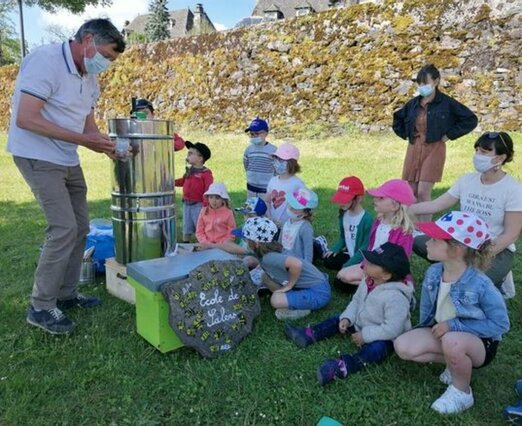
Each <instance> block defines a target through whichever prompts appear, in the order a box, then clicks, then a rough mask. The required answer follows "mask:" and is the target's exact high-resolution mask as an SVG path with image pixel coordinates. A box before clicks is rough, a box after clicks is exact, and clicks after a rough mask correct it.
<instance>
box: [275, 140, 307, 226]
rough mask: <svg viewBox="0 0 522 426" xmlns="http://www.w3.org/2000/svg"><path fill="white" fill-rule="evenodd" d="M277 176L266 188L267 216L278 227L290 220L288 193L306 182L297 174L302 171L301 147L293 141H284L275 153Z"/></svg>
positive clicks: (303, 185)
mask: <svg viewBox="0 0 522 426" xmlns="http://www.w3.org/2000/svg"><path fill="white" fill-rule="evenodd" d="M272 157H273V159H274V170H275V173H276V176H274V177H273V178H272V179H270V182H268V187H267V190H266V194H267V200H266V201H267V205H268V210H267V212H266V216H267V217H268V218H269V219H271V220H272V221H273V222H274V223H275V224H276V225H277V227H278V228H281V227H282V226H283V224H284V223H285V222H286V221H287V220H288V201H287V200H286V194H293V193H294V192H296V191H297V190H299V189H301V188H304V187H305V184H304V182H303V181H302V180H301V179H299V178H298V177H297V176H296V174H297V173H299V172H300V171H301V167H300V166H299V163H298V160H299V149H297V147H296V146H295V145H292V144H291V143H284V144H282V145H281V146H280V147H279V148H277V150H276V152H274V154H273V156H272Z"/></svg>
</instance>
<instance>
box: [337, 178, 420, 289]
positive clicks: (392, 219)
mask: <svg viewBox="0 0 522 426" xmlns="http://www.w3.org/2000/svg"><path fill="white" fill-rule="evenodd" d="M368 194H370V195H371V196H372V197H373V206H374V209H375V213H376V214H377V218H376V219H375V220H374V221H373V224H372V227H371V230H370V241H369V243H368V250H370V251H371V250H374V249H376V248H377V247H380V246H382V245H383V244H384V243H386V242H390V243H394V244H397V245H399V246H401V247H402V248H403V249H404V251H405V252H406V255H407V256H408V258H409V257H410V256H411V252H412V249H413V229H414V226H413V221H412V220H411V218H410V216H409V214H408V212H407V207H408V206H410V205H412V204H413V203H414V202H415V196H414V195H413V191H412V189H411V186H410V185H409V184H408V182H406V181H405V180H401V179H392V180H389V181H387V182H384V183H383V184H382V185H381V186H380V187H378V188H374V189H369V190H368ZM362 278H363V271H362V268H361V264H360V263H359V264H356V265H351V266H348V267H346V268H343V269H341V270H340V271H339V272H338V274H337V279H338V280H339V281H341V282H343V283H345V284H351V285H354V286H356V285H358V284H359V283H360V282H361V279H362ZM410 279H411V277H409V278H408V280H410Z"/></svg>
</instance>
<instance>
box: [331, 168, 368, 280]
mask: <svg viewBox="0 0 522 426" xmlns="http://www.w3.org/2000/svg"><path fill="white" fill-rule="evenodd" d="M331 200H332V202H333V203H335V204H338V205H339V230H340V233H339V238H338V239H337V241H336V242H335V243H334V244H333V246H332V250H331V251H327V252H326V253H325V254H324V257H323V265H324V267H325V268H328V269H333V270H335V271H339V270H340V269H342V268H345V267H348V266H350V265H357V264H359V263H361V262H362V259H363V258H362V254H361V250H366V249H367V248H368V242H369V240H370V230H371V227H372V223H373V217H372V216H371V215H370V214H369V213H368V212H367V211H366V210H364V207H363V205H362V203H363V200H364V186H363V183H362V182H361V180H360V179H359V178H358V177H357V176H348V177H345V178H344V179H343V180H341V181H340V182H339V185H338V187H337V191H336V193H335V194H334V195H333V196H332V198H331Z"/></svg>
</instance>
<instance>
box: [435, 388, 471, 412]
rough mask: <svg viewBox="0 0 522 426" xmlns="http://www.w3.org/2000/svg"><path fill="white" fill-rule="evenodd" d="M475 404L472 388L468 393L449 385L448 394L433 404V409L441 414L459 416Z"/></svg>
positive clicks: (445, 393)
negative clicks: (458, 414)
mask: <svg viewBox="0 0 522 426" xmlns="http://www.w3.org/2000/svg"><path fill="white" fill-rule="evenodd" d="M473 402H474V401H473V392H472V391H471V388H469V393H466V392H462V391H461V390H458V389H457V388H456V387H455V386H453V385H449V386H448V388H447V389H446V392H444V393H443V394H442V395H441V396H440V397H439V398H438V399H437V400H436V401H435V402H434V403H433V404H431V408H432V409H434V410H435V411H437V412H438V413H440V414H457V413H460V412H462V411H465V410H467V409H468V408H470V407H472V406H473Z"/></svg>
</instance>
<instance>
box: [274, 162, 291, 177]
mask: <svg viewBox="0 0 522 426" xmlns="http://www.w3.org/2000/svg"><path fill="white" fill-rule="evenodd" d="M274 170H275V172H276V175H282V174H283V173H286V172H287V170H288V163H287V162H286V161H285V160H280V159H276V160H274Z"/></svg>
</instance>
